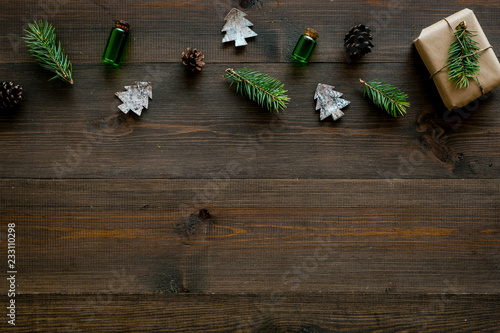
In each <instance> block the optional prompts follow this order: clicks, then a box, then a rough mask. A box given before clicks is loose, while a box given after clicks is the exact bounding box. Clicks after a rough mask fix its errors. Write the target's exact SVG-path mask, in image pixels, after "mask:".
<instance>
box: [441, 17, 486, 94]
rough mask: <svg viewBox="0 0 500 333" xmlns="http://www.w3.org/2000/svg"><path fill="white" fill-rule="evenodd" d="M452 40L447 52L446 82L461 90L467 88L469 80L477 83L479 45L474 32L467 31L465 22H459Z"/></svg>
mask: <svg viewBox="0 0 500 333" xmlns="http://www.w3.org/2000/svg"><path fill="white" fill-rule="evenodd" d="M453 36H454V40H453V42H452V43H451V45H450V49H449V50H448V59H447V63H448V80H450V81H451V82H452V83H453V84H454V85H455V86H456V87H458V88H460V89H462V88H466V87H468V86H469V79H473V80H474V81H477V78H476V75H477V74H478V73H479V54H478V53H477V51H478V50H479V43H478V42H476V41H475V40H474V39H473V37H476V36H477V35H476V34H475V31H469V30H467V25H466V24H465V22H461V23H460V24H459V25H458V26H457V28H456V30H455V33H454V35H453Z"/></svg>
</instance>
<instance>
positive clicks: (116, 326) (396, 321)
mask: <svg viewBox="0 0 500 333" xmlns="http://www.w3.org/2000/svg"><path fill="white" fill-rule="evenodd" d="M499 300H500V299H499V296H498V295H455V294H453V293H452V292H451V291H450V290H447V291H444V292H443V293H442V294H438V295H421V294H404V295H394V294H370V293H366V294H363V293H358V294H296V295H274V297H272V296H269V295H262V294H261V295H232V296H227V295H140V294H139V295H138V294H130V295H122V294H120V295H114V294H104V295H102V294H97V295H96V294H82V295H20V296H19V298H18V303H17V304H18V310H17V311H18V319H17V320H16V332H45V331H50V332H90V331H92V332H96V331H100V332H104V331H105V332H129V331H162V332H194V331H196V332H302V333H305V332H307V333H326V332H339V331H342V332H373V331H383V332H422V331H426V332H442V331H447V332H472V331H474V332H476V331H481V332H497V331H498V330H500V319H499V316H498V312H499V311H500V305H499V304H500V302H499ZM2 325H4V323H2Z"/></svg>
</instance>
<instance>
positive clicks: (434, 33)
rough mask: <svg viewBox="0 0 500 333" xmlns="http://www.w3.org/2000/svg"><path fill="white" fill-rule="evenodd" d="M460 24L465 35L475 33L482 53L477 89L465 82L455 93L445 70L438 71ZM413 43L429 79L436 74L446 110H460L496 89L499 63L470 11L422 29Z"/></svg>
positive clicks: (470, 81)
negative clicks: (463, 86)
mask: <svg viewBox="0 0 500 333" xmlns="http://www.w3.org/2000/svg"><path fill="white" fill-rule="evenodd" d="M462 21H465V22H466V24H467V29H468V30H469V31H475V32H476V34H477V36H476V37H474V40H476V41H477V42H478V43H479V48H480V49H481V50H483V49H485V50H484V51H482V52H481V53H480V54H479V55H480V58H479V66H480V70H479V74H478V75H477V78H478V80H479V83H480V85H479V84H478V83H477V82H475V81H474V80H469V87H467V88H464V89H459V88H456V87H455V86H454V85H453V83H451V82H450V81H449V80H448V69H447V68H446V67H445V68H444V69H442V70H441V71H439V70H440V69H441V68H443V66H446V65H447V58H448V49H449V48H450V44H451V43H452V42H453V40H454V38H455V37H454V36H453V32H454V30H455V28H456V27H457V26H458V25H459V24H460V22H462ZM448 22H449V24H448ZM452 28H453V30H452ZM414 43H415V47H416V48H417V51H418V53H419V54H420V57H421V58H422V60H423V61H424V64H425V66H426V67H427V69H428V70H429V73H430V74H431V75H432V74H434V73H436V72H437V71H439V72H437V73H436V74H434V76H433V77H432V78H433V80H434V83H435V84H436V87H437V89H438V91H439V94H440V95H441V99H442V100H443V103H444V105H445V106H446V107H447V108H448V109H450V110H451V109H455V108H461V107H463V106H465V105H467V104H469V103H470V102H472V101H474V100H476V99H477V98H479V97H481V96H482V95H483V94H486V93H488V92H490V91H491V90H493V89H495V88H496V87H498V86H500V63H499V62H498V58H497V56H496V55H495V51H493V48H492V47H490V46H491V45H490V43H489V42H488V39H487V38H486V36H485V35H484V32H483V29H482V28H481V26H480V25H479V22H478V21H477V18H476V16H475V15H474V12H473V11H472V10H470V9H467V8H466V9H463V10H461V11H459V12H458V13H455V14H453V15H451V16H449V17H447V18H446V19H443V20H441V21H439V22H437V23H435V24H433V25H431V26H429V27H427V28H425V29H423V30H422V32H421V33H420V36H419V37H418V38H417V39H415V40H414ZM481 86H482V87H483V89H482V90H483V91H481Z"/></svg>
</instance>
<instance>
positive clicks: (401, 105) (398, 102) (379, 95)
mask: <svg viewBox="0 0 500 333" xmlns="http://www.w3.org/2000/svg"><path fill="white" fill-rule="evenodd" d="M359 81H360V82H361V83H362V84H363V85H364V86H365V91H364V93H363V96H366V97H368V98H369V99H370V100H372V102H373V103H374V104H375V105H376V106H378V107H379V108H381V109H383V110H385V111H386V112H387V113H388V114H390V115H391V116H393V117H397V116H404V115H405V114H406V108H407V107H410V102H407V101H406V99H407V98H408V95H406V94H405V93H404V92H402V91H401V90H400V89H399V88H398V87H395V86H393V85H390V84H387V83H383V82H379V81H377V80H372V81H370V82H365V81H363V80H361V79H359Z"/></svg>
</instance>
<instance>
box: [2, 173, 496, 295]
mask: <svg viewBox="0 0 500 333" xmlns="http://www.w3.org/2000/svg"><path fill="white" fill-rule="evenodd" d="M0 183H1V185H2V187H1V192H2V194H3V198H2V206H3V207H6V208H5V211H3V212H2V222H3V223H4V224H6V223H8V222H14V223H16V226H17V228H18V231H17V234H18V246H19V248H20V253H19V255H18V257H19V258H18V259H19V262H20V263H19V265H20V266H21V267H23V268H22V271H23V286H22V288H21V290H22V291H23V292H24V293H34V292H44V293H78V292H82V291H85V292H96V293H97V292H99V293H100V292H107V291H111V292H114V291H117V292H119V291H121V292H132V293H134V292H144V293H158V292H160V293H162V292H166V293H170V292H173V293H178V292H181V291H182V290H184V289H187V290H189V291H191V292H196V293H217V294H220V293H223V294H228V293H229V294H231V293H235V292H236V293H241V292H244V293H252V292H257V291H258V292H263V293H269V292H273V291H280V292H289V293H293V292H366V291H369V292H384V291H386V290H392V291H393V292H418V293H423V292H434V293H439V292H441V291H442V290H443V288H445V282H444V281H450V283H453V284H454V286H455V288H456V289H457V290H460V291H461V292H463V293H497V292H498V291H499V289H498V286H499V283H500V266H499V264H500V260H499V259H500V258H499V256H498V253H499V249H500V229H499V226H498V217H499V215H498V212H499V208H500V207H499V202H500V200H499V195H498V193H499V185H500V183H499V182H498V181H497V180H469V181H465V180H434V181H432V180H406V181H405V180H399V181H387V180H358V181H356V180H316V181H313V180H302V181H300V180H283V181H279V180H269V181H264V180H255V181H254V180H172V181H149V180H144V181H139V180H134V181H116V180H109V181H93V180H81V181H76V180H67V181H31V180H30V181H18V180H11V181H7V180H5V181H2V182H0ZM422 207H425V209H423V208H422ZM200 209H208V211H209V212H210V217H208V218H202V217H200V216H199V215H198V212H199V210H200ZM4 232H5V230H2V237H6V235H5V234H4ZM2 264H3V263H2ZM19 269H20V270H21V268H19ZM114 276H122V280H124V281H125V282H123V283H122V284H121V285H120V286H114V287H110V285H109V283H108V281H109V279H110V278H112V277H114ZM108 288H110V289H111V290H108ZM114 288H119V289H118V290H115V289H114Z"/></svg>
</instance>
